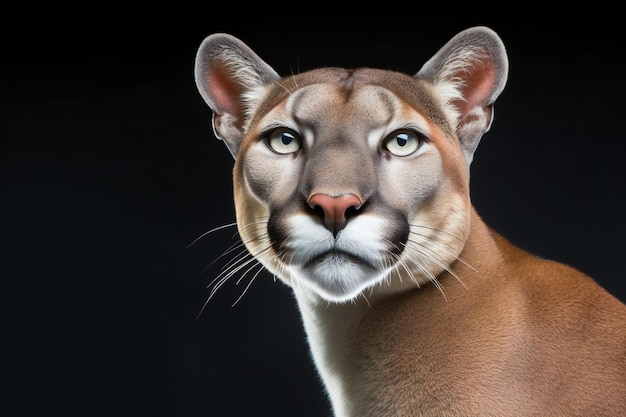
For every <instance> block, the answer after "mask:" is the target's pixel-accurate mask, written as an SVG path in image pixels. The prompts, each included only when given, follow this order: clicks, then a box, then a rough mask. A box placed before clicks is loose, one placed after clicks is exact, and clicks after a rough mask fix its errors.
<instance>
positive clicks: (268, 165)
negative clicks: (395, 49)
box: [195, 27, 508, 302]
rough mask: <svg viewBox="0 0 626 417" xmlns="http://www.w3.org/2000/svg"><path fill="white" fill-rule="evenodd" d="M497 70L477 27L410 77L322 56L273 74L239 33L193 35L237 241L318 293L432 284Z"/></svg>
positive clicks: (445, 255) (444, 266) (445, 263)
mask: <svg viewBox="0 0 626 417" xmlns="http://www.w3.org/2000/svg"><path fill="white" fill-rule="evenodd" d="M507 70H508V63H507V58H506V54H505V50H504V46H503V44H502V42H501V40H500V39H499V38H498V36H497V35H496V34H495V33H494V32H492V31H491V30H490V29H487V28H484V27H476V28H471V29H468V30H466V31H464V32H461V33H459V34H458V35H457V36H455V37H454V38H452V39H451V40H450V41H449V42H448V43H447V44H446V45H445V46H444V47H443V48H442V49H440V50H439V52H437V53H436V54H435V55H434V56H433V57H432V58H431V59H430V60H429V61H427V62H426V63H425V64H424V65H423V67H422V68H421V69H420V70H419V71H418V72H417V73H416V74H415V75H413V76H410V75H407V74H402V73H398V72H393V71H387V70H379V69H371V68H359V69H342V68H321V69H316V70H312V71H308V72H305V73H302V74H298V75H292V76H288V77H285V78H282V77H280V76H279V75H278V74H277V73H276V71H274V70H273V69H272V68H271V67H270V66H269V65H268V64H267V63H265V62H264V61H263V60H262V59H261V58H259V57H258V56H257V55H256V54H255V53H254V52H253V51H252V50H251V49H250V48H249V47H248V46H246V45H245V44H244V43H242V42H241V41H240V40H238V39H236V38H234V37H232V36H230V35H227V34H214V35H211V36H209V37H208V38H206V39H205V40H204V41H203V42H202V44H201V46H200V49H199V51H198V54H197V58H196V69H195V76H196V82H197V86H198V88H199V90H200V93H201V95H202V97H203V98H204V99H205V100H206V102H207V103H208V105H209V106H210V108H211V110H212V111H213V127H214V132H215V135H216V136H217V137H218V138H220V139H222V140H224V142H225V143H226V145H227V146H228V149H229V150H230V152H231V153H232V155H233V156H234V158H235V166H234V196H235V205H236V211H237V223H238V228H239V233H240V235H241V237H242V239H243V242H244V243H245V244H246V246H247V248H248V250H249V251H250V252H251V253H252V254H253V255H254V256H255V257H256V258H257V259H259V260H260V261H261V262H262V263H263V265H264V266H265V267H266V268H267V269H269V270H270V271H271V272H272V273H274V274H275V275H276V276H278V277H279V278H280V279H282V280H283V281H284V282H285V283H287V284H288V285H290V286H292V287H293V288H294V290H295V291H298V292H302V293H303V294H305V295H307V294H310V295H312V296H319V297H321V298H322V299H324V300H328V301H335V302H344V301H348V300H351V299H353V298H355V297H357V296H358V295H359V294H361V293H362V292H363V291H364V290H366V289H368V291H369V290H370V289H371V291H372V294H377V293H386V292H394V291H399V290H402V289H405V288H408V287H412V286H416V285H421V284H423V283H426V282H428V281H430V280H432V281H433V282H435V283H436V277H437V275H438V274H440V273H441V272H442V271H444V270H448V269H449V266H450V265H451V263H453V262H455V260H456V259H457V258H458V256H459V254H460V253H461V251H462V250H463V247H464V244H465V240H466V238H467V234H468V231H469V222H470V215H471V210H472V208H471V202H470V197H469V166H470V163H471V161H472V157H473V153H474V151H475V149H476V147H477V145H478V142H479V140H480V138H481V136H482V135H483V133H485V132H486V131H487V130H488V129H489V126H490V124H491V121H492V117H493V102H494V101H495V100H496V98H497V96H498V95H499V94H500V92H501V91H502V89H503V88H504V84H505V82H506V77H507ZM367 294H370V292H368V293H367Z"/></svg>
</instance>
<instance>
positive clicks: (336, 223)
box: [309, 194, 363, 235]
mask: <svg viewBox="0 0 626 417" xmlns="http://www.w3.org/2000/svg"><path fill="white" fill-rule="evenodd" d="M362 205H363V202H362V201H361V199H360V198H359V197H357V196H356V195H354V194H342V195H339V196H336V197H333V196H330V195H328V194H313V195H312V196H311V197H309V206H311V208H316V207H320V208H321V209H322V210H323V211H324V226H326V228H327V229H328V230H330V231H331V232H332V233H333V235H336V234H337V233H338V232H339V231H340V230H341V229H343V228H344V226H345V225H346V211H348V209H350V208H354V209H355V210H358V209H360V208H361V206H362Z"/></svg>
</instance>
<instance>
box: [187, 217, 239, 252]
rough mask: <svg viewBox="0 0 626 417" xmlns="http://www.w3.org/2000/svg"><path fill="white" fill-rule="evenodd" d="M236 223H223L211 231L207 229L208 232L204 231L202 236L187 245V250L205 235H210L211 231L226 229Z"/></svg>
mask: <svg viewBox="0 0 626 417" xmlns="http://www.w3.org/2000/svg"><path fill="white" fill-rule="evenodd" d="M236 225H237V223H236V222H235V223H228V224H224V225H222V226H218V227H215V228H213V229H211V230H209V231H207V232H204V233H202V234H201V235H200V236H198V237H197V238H195V239H194V240H193V241H192V242H191V243H190V244H188V245H187V246H186V247H185V250H188V249H189V248H190V247H191V246H193V245H194V244H196V242H198V241H199V240H200V239H202V238H204V237H205V236H208V235H210V234H211V233H213V232H217V231H218V230H222V229H226V228H228V227H233V226H236Z"/></svg>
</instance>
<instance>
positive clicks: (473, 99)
mask: <svg viewBox="0 0 626 417" xmlns="http://www.w3.org/2000/svg"><path fill="white" fill-rule="evenodd" d="M469 72H470V75H469V76H468V75H466V76H465V77H464V79H465V84H464V85H463V87H462V88H461V90H462V91H463V96H464V97H465V101H459V102H456V103H455V104H456V105H457V106H458V108H459V109H460V110H461V113H462V114H463V115H466V114H467V113H468V112H469V111H470V110H471V109H472V108H474V107H476V106H485V105H487V104H489V103H488V102H487V100H488V99H489V97H490V96H491V94H492V91H493V86H494V83H495V76H496V70H495V67H494V66H493V64H492V63H487V64H483V65H481V66H480V67H478V68H472V69H471V70H470V71H469Z"/></svg>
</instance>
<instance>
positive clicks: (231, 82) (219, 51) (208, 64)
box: [195, 33, 280, 158]
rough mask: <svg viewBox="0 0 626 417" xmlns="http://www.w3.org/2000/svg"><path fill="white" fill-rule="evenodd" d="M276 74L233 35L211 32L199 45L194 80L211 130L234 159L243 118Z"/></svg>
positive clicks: (245, 117) (244, 123)
mask: <svg viewBox="0 0 626 417" xmlns="http://www.w3.org/2000/svg"><path fill="white" fill-rule="evenodd" d="M279 78H280V76H279V75H278V74H277V73H276V71H274V69H272V68H271V67H270V66H269V65H268V64H266V63H265V61H263V60H262V59H261V58H259V56H258V55H257V54H256V53H254V52H253V51H252V50H251V49H250V48H249V47H248V46H247V45H246V44H244V43H243V42H242V41H241V40H239V39H237V38H235V37H234V36H231V35H228V34H225V33H215V34H213V35H210V36H208V37H207V38H206V39H204V41H203V42H202V43H201V44H200V48H199V49H198V52H197V54H196V63H195V80H196V85H197V87H198V90H199V91H200V95H202V98H204V100H205V101H206V102H207V104H208V105H209V107H210V108H211V110H212V111H213V131H214V132H215V136H217V137H218V139H222V140H223V141H224V142H225V143H226V146H227V147H228V149H229V150H230V152H231V154H232V155H233V157H235V158H237V154H238V153H239V148H240V146H241V142H242V140H243V138H244V136H245V128H246V121H247V119H248V118H249V117H250V114H251V112H252V108H253V106H254V104H255V103H256V102H257V101H258V100H259V99H260V98H261V96H262V95H263V93H264V91H265V90H264V88H263V87H264V86H266V85H268V84H270V83H273V82H274V81H276V80H278V79H279Z"/></svg>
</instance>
